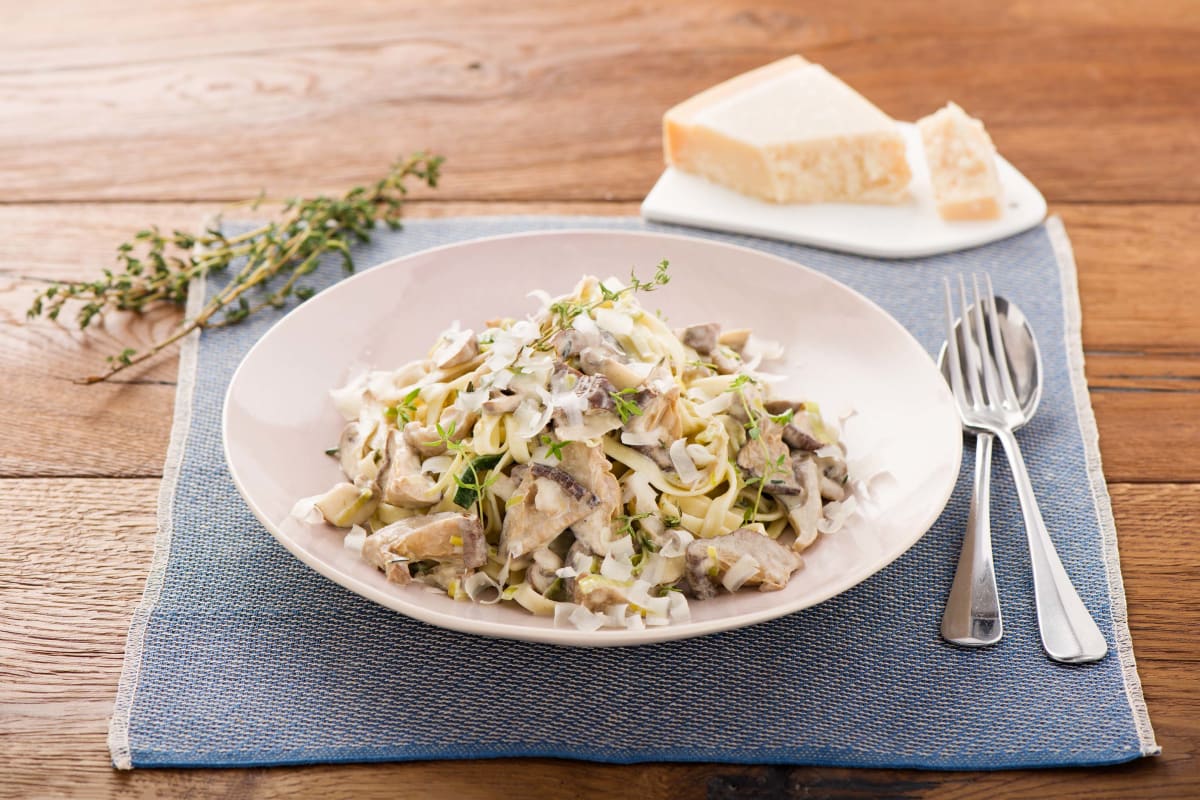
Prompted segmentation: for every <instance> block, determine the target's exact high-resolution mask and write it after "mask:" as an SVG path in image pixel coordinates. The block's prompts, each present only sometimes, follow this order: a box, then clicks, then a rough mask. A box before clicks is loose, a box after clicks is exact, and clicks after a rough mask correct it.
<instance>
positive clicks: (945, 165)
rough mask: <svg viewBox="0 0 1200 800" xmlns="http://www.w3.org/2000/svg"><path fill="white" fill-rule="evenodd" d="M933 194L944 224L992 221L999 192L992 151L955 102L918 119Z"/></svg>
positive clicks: (984, 133)
mask: <svg viewBox="0 0 1200 800" xmlns="http://www.w3.org/2000/svg"><path fill="white" fill-rule="evenodd" d="M917 129H918V130H919V131H920V132H921V142H922V144H923V145H924V147H925V160H926V162H928V164H929V177H930V179H931V180H932V182H933V196H934V199H935V201H936V202H937V207H938V213H939V214H941V215H942V219H946V220H972V219H976V220H978V219H997V218H999V217H1000V214H1001V199H1002V192H1001V189H1000V179H999V177H998V176H997V175H996V147H995V146H994V145H993V144H992V139H991V137H990V136H988V134H987V131H986V130H984V128H983V123H982V122H980V121H979V120H977V119H972V118H971V117H969V116H967V113H966V112H965V111H963V110H962V109H961V108H959V107H958V106H957V105H955V104H954V103H947V104H946V107H945V108H943V109H941V110H939V111H937V112H935V113H933V114H930V115H929V116H928V117H925V118H924V119H921V120H918V121H917Z"/></svg>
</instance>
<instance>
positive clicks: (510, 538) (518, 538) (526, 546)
mask: <svg viewBox="0 0 1200 800" xmlns="http://www.w3.org/2000/svg"><path fill="white" fill-rule="evenodd" d="M512 477H513V478H514V479H516V481H517V488H516V490H515V491H514V492H513V496H512V498H510V499H509V503H510V505H509V507H508V513H507V514H505V516H504V527H503V528H502V529H501V531H500V556H501V557H502V558H521V557H522V556H525V555H527V554H529V553H532V552H533V551H534V550H538V549H540V548H543V547H545V546H546V545H548V544H550V542H552V541H554V539H555V538H556V537H557V536H558V535H559V534H560V533H562V532H563V531H565V530H566V529H567V528H568V527H570V526H571V525H574V524H575V523H576V522H578V521H579V520H581V519H583V518H584V517H586V516H587V515H588V514H590V513H591V512H592V510H593V509H595V508H596V506H597V505H598V502H599V501H597V499H596V496H595V495H594V494H592V493H591V492H590V491H588V490H587V489H586V488H585V487H584V486H583V485H582V484H580V483H579V481H577V480H575V479H574V478H572V477H571V476H570V475H569V474H568V473H566V472H564V471H563V470H561V469H558V468H556V467H549V466H546V465H545V464H530V465H528V466H521V467H517V468H516V469H514V470H513V473H512Z"/></svg>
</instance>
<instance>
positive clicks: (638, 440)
mask: <svg viewBox="0 0 1200 800" xmlns="http://www.w3.org/2000/svg"><path fill="white" fill-rule="evenodd" d="M621 444H627V445H629V446H630V447H651V446H653V445H656V444H658V431H656V430H649V431H621Z"/></svg>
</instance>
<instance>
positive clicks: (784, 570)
mask: <svg viewBox="0 0 1200 800" xmlns="http://www.w3.org/2000/svg"><path fill="white" fill-rule="evenodd" d="M684 555H685V559H684V560H685V563H686V564H687V579H688V585H689V586H690V588H691V590H692V593H693V594H695V596H696V597H698V598H700V599H701V600H706V599H708V598H710V597H713V596H714V595H716V593H717V587H718V586H720V585H721V581H723V580H724V579H725V575H726V574H727V573H728V572H729V568H730V567H732V566H733V565H734V564H736V563H738V561H740V560H741V558H742V556H746V555H748V556H750V557H751V558H753V559H754V560H755V561H756V562H757V568H756V570H755V572H754V573H753V574H752V575H750V577H749V578H747V579H746V580H745V582H744V583H743V584H742V585H743V586H757V587H758V590H759V591H760V592H773V591H778V590H779V589H782V588H783V587H785V586H787V582H788V579H789V578H791V576H792V573H793V572H795V571H796V570H798V569H799V568H800V567H801V565H803V564H804V560H803V559H802V558H800V556H798V555H797V554H796V553H794V552H792V551H791V550H789V549H788V548H786V547H784V546H783V545H781V544H780V543H779V542H777V541H775V540H774V539H772V538H770V537H769V536H766V535H764V534H761V533H759V532H758V531H757V530H755V529H753V528H738V529H737V530H736V531H733V532H732V533H727V534H725V535H724V536H715V537H713V538H712V539H696V540H695V541H693V542H691V543H690V544H689V545H688V546H687V550H686V551H685V554H684Z"/></svg>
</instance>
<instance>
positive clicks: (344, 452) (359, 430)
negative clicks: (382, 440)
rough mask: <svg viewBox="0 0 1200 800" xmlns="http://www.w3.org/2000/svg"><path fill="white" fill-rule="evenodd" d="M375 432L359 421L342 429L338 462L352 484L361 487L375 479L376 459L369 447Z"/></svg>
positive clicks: (350, 423)
mask: <svg viewBox="0 0 1200 800" xmlns="http://www.w3.org/2000/svg"><path fill="white" fill-rule="evenodd" d="M373 431H374V428H373V427H372V428H371V430H366V426H365V425H364V424H363V423H362V422H360V421H359V420H355V421H353V422H349V423H347V424H346V427H344V428H342V435H341V437H340V438H339V439H338V462H339V463H340V464H341V467H342V472H344V473H345V474H346V477H347V478H349V479H350V482H351V483H355V484H360V485H361V484H363V483H367V482H370V481H372V480H374V479H375V474H372V473H376V472H377V470H376V469H375V459H374V457H373V456H372V455H371V454H370V450H369V448H368V447H367V440H368V439H369V438H370V435H371V433H373Z"/></svg>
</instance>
